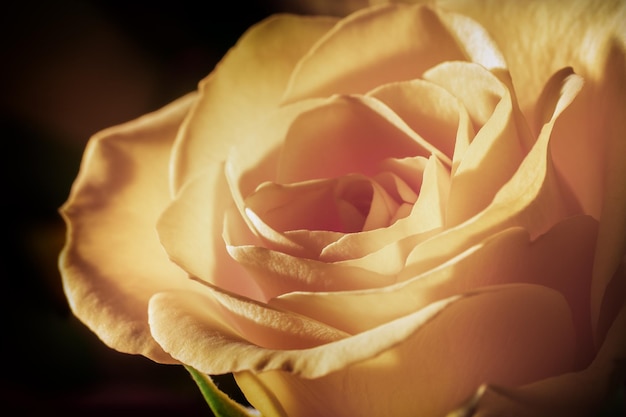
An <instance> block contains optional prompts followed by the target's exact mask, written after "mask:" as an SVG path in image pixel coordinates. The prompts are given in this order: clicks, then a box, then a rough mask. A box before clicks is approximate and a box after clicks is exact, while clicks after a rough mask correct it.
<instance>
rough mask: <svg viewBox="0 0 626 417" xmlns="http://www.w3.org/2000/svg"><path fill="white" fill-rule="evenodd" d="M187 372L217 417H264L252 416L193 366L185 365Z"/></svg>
mask: <svg viewBox="0 0 626 417" xmlns="http://www.w3.org/2000/svg"><path fill="white" fill-rule="evenodd" d="M184 366H185V369H186V370H187V372H189V373H190V374H191V377H192V378H193V380H194V381H195V382H196V385H198V388H200V392H201V393H202V396H203V397H204V399H205V401H206V402H207V404H208V405H209V407H210V408H211V410H212V411H213V414H215V416H216V417H262V416H260V415H259V414H252V413H251V412H250V411H249V410H248V409H246V408H245V407H244V406H242V405H241V404H239V403H237V402H235V401H233V400H232V399H231V398H230V397H229V396H228V395H226V394H225V393H223V392H222V391H220V389H219V388H218V387H217V385H215V383H214V382H213V380H212V379H211V377H209V376H208V375H206V374H203V373H202V372H199V371H197V370H195V369H194V368H192V367H191V366H187V365H184Z"/></svg>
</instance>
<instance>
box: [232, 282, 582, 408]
mask: <svg viewBox="0 0 626 417" xmlns="http://www.w3.org/2000/svg"><path fill="white" fill-rule="evenodd" d="M529 305H532V306H533V308H532V309H529V308H528V306H529ZM412 316H413V315H412ZM408 317H411V316H408ZM392 323H393V322H392ZM384 327H385V326H382V328H384ZM365 334H366V333H365ZM357 337H358V336H355V337H352V338H350V339H354V341H353V342H352V343H350V345H348V346H350V348H349V350H348V352H345V353H342V354H345V355H350V356H352V355H354V353H355V352H360V351H363V350H364V349H366V348H367V347H368V346H367V345H365V344H363V342H365V341H366V340H367V339H366V340H364V341H363V342H361V341H360V340H358V339H357ZM573 337H574V336H573V329H572V328H571V322H570V317H569V309H568V308H567V306H566V305H565V303H564V302H563V299H562V298H560V295H558V294H557V293H556V292H553V291H552V290H549V289H547V288H545V287H540V286H534V285H514V286H503V287H495V288H492V289H486V290H484V291H483V292H478V293H476V294H474V295H469V296H466V297H462V298H460V299H457V300H456V301H453V302H450V303H448V304H447V305H446V306H445V308H443V309H442V310H441V311H440V312H439V313H438V314H437V315H436V316H434V317H433V318H432V319H430V320H429V321H427V322H426V323H424V324H423V325H422V326H421V327H419V328H418V329H415V331H414V332H413V333H411V334H409V335H407V336H406V337H405V338H404V340H403V341H402V342H401V343H398V344H394V345H393V346H391V347H390V349H389V350H387V351H385V352H383V353H381V354H380V355H378V356H375V357H374V356H372V357H371V358H369V359H367V360H364V361H362V362H358V363H355V364H353V365H351V366H346V367H344V368H343V369H341V371H340V372H335V373H331V374H328V375H326V376H322V377H320V378H316V379H306V378H302V377H297V376H295V375H293V373H291V372H289V370H285V371H271V372H264V373H259V374H257V375H256V376H254V375H245V374H244V375H243V378H241V377H240V374H235V377H236V378H237V382H238V384H239V385H240V386H241V388H242V390H243V391H244V394H247V395H249V394H250V393H252V392H255V391H258V387H257V384H262V385H264V386H265V388H266V389H268V390H270V391H272V392H274V393H275V394H276V399H277V401H279V402H280V404H281V406H282V408H283V409H284V411H285V414H286V415H288V416H289V417H309V416H310V417H314V416H315V417H316V416H333V417H348V416H350V417H352V416H369V417H382V416H394V417H405V416H406V417H414V416H420V417H440V416H442V415H444V414H445V413H446V412H447V411H449V409H450V405H451V404H455V403H459V402H461V401H463V399H464V398H465V397H464V393H468V392H472V391H473V390H475V388H476V387H477V386H479V385H480V384H481V383H482V382H483V381H485V380H488V381H505V380H506V381H509V384H512V385H517V384H524V383H525V382H523V381H529V382H530V381H534V380H536V379H541V378H543V377H545V376H548V375H553V374H559V373H562V372H564V371H566V370H567V369H569V367H570V366H571V363H572V359H573V358H572V352H571V350H570V349H569V347H570V346H572V344H573V343H574V340H573ZM350 339H346V340H342V341H340V342H339V343H342V342H346V344H347V342H349V341H350ZM328 346H330V345H328ZM321 348H325V347H324V346H322V347H321ZM336 353H337V354H339V353H338V352H332V353H331V352H329V354H328V356H327V357H326V360H328V361H330V360H334V356H333V355H334V354H336ZM320 360H321V362H320V363H319V364H318V366H319V365H321V364H323V363H324V359H320ZM398 367H401V368H402V372H398ZM460 370H462V372H461V371H460ZM542 375H543V376H542ZM338 391H340V392H341V395H338ZM466 396H467V395H466ZM248 399H249V400H250V401H251V402H252V404H253V405H255V406H257V407H261V406H262V403H257V401H256V400H257V398H255V397H252V396H250V397H248ZM260 411H261V412H262V413H263V412H264V410H263V409H261V410H260Z"/></svg>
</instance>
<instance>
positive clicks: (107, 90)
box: [0, 0, 337, 416]
mask: <svg viewBox="0 0 626 417" xmlns="http://www.w3.org/2000/svg"><path fill="white" fill-rule="evenodd" d="M296 3H297V2H296ZM282 11H292V12H307V11H309V12H311V11H313V10H311V9H309V10H306V9H304V8H302V9H298V8H297V7H296V6H295V5H294V4H293V3H291V4H290V5H287V2H285V3H281V2H279V1H273V2H272V1H270V0H266V1H261V0H246V1H243V2H237V1H228V2H203V3H202V6H199V5H198V4H197V3H195V2H192V1H188V0H176V1H175V2H170V3H168V4H164V3H163V4H162V3H159V2H149V3H147V2H146V3H137V2H134V3H132V4H129V2H127V1H112V0H101V1H98V0H90V1H79V0H76V1H72V0H59V1H55V2H47V4H45V3H44V2H29V1H23V2H16V3H12V6H10V7H9V8H7V6H5V7H4V10H3V12H2V13H1V14H0V16H1V17H0V31H1V32H0V48H1V49H0V62H1V63H2V64H1V67H0V68H1V69H0V74H1V76H0V87H1V91H2V94H1V96H0V97H1V99H0V100H1V101H0V105H1V107H0V110H1V111H0V115H1V117H2V125H1V126H2V135H1V141H2V148H1V149H2V151H1V153H0V155H1V162H0V169H1V170H2V171H1V172H0V174H1V176H0V179H1V181H2V182H1V186H2V194H1V195H2V197H1V198H0V208H1V210H2V211H1V212H0V216H1V217H0V230H1V235H0V241H1V242H2V246H3V247H2V248H1V249H0V256H1V258H0V278H1V280H2V281H1V287H0V288H1V289H0V291H1V292H0V297H1V298H0V306H1V307H0V308H1V310H0V314H1V316H0V317H1V322H0V323H1V328H0V335H1V338H0V346H1V347H2V348H1V351H0V355H1V356H0V358H1V359H2V368H1V376H0V384H1V385H0V410H3V411H2V414H3V415H8V416H13V415H32V414H33V413H37V414H39V415H52V416H55V415H67V416H73V415H81V416H82V415H85V416H101V415H102V416H104V415H117V416H124V415H133V416H141V415H151V416H191V415H194V416H210V415H211V412H210V411H209V409H208V407H207V406H206V405H205V404H204V400H203V399H202V397H201V395H200V394H199V391H198V390H197V388H196V386H195V384H194V383H193V381H192V380H191V378H190V376H189V375H188V374H187V372H186V371H185V370H184V369H183V368H182V367H179V366H166V365H157V364H155V363H153V362H151V361H149V360H147V359H145V358H143V357H139V356H132V355H125V354H121V353H118V352H115V351H113V350H110V349H108V348H107V347H105V346H104V345H103V344H102V343H101V342H100V341H99V340H98V339H97V337H96V336H95V335H93V334H92V333H91V332H89V331H88V330H87V329H86V328H85V327H84V326H83V325H82V324H81V323H80V322H79V321H78V320H77V319H75V318H74V317H73V316H72V314H71V312H70V311H69V308H68V306H67V303H66V300H65V297H64V295H63V291H62V288H61V279H60V276H59V273H58V270H57V257H58V253H59V251H60V250H61V247H62V245H63V242H64V233H65V229H64V224H63V222H62V220H61V218H60V217H59V215H58V213H57V209H58V207H59V206H60V205H61V204H62V203H63V202H64V201H65V199H66V198H67V195H68V193H69V190H70V186H71V184H72V181H73V179H74V177H75V176H76V173H77V172H78V167H79V163H80V158H81V155H82V151H83V149H84V146H85V143H86V141H87V139H88V138H89V137H90V136H91V135H92V134H93V133H95V132H97V131H98V130H100V129H103V128H106V127H108V126H111V125H115V124H118V123H121V122H124V121H127V120H130V119H133V118H135V117H138V116H140V115H142V114H144V113H147V112H149V111H152V110H155V109H157V108H159V107H161V106H163V105H165V104H166V103H168V102H169V101H171V100H173V99H175V98H177V97H178V96H180V95H182V94H184V93H186V92H188V91H192V90H194V89H195V88H196V85H197V82H198V81H199V80H200V79H201V78H203V77H204V76H206V75H207V74H208V73H209V72H210V71H211V70H212V68H213V67H214V65H215V64H216V62H217V61H218V60H219V59H220V57H221V56H222V55H223V54H224V53H225V52H226V51H227V50H228V48H229V47H231V46H232V45H233V44H234V43H235V41H236V40H237V39H238V38H239V36H240V35H241V34H242V33H243V32H244V31H245V30H246V29H247V28H248V27H249V26H250V25H252V24H253V23H255V22H258V21H259V20H261V19H263V18H264V17H266V16H268V15H270V14H272V13H274V12H282ZM334 12H337V11H334ZM219 383H220V386H221V387H222V388H223V389H224V390H226V391H229V392H231V393H233V395H237V393H236V390H235V389H234V388H233V385H232V381H231V380H229V379H228V378H222V379H220V380H219Z"/></svg>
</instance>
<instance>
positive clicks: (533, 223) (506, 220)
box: [407, 74, 582, 273]
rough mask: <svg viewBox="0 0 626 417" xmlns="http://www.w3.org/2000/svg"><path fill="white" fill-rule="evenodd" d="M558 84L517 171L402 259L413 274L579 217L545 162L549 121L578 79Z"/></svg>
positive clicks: (576, 87)
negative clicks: (507, 237)
mask: <svg viewBox="0 0 626 417" xmlns="http://www.w3.org/2000/svg"><path fill="white" fill-rule="evenodd" d="M559 75H560V76H563V75H565V74H559ZM562 83H563V87H562V89H561V94H560V97H559V99H558V100H555V101H556V102H557V105H556V107H555V111H554V114H553V116H552V119H551V120H550V122H548V123H547V124H546V125H545V126H544V129H543V130H542V132H541V134H540V135H539V138H538V139H537V142H536V143H535V145H534V146H533V148H532V149H531V150H530V152H529V153H528V155H527V156H526V157H525V158H524V160H523V161H522V163H521V164H520V167H519V169H518V171H517V172H516V173H515V174H514V175H513V177H512V178H511V180H510V181H509V182H507V183H506V184H505V185H504V186H503V187H502V189H501V190H500V191H499V192H498V193H497V194H496V195H495V197H494V200H493V202H492V203H491V204H490V205H489V206H488V207H487V208H485V210H483V211H482V212H481V213H479V214H477V215H476V216H475V217H473V218H471V219H469V220H467V221H466V222H464V223H461V224H460V225H458V226H455V227H452V228H449V229H447V230H445V231H444V232H442V233H440V234H438V235H437V236H434V237H433V238H432V239H429V240H427V241H425V242H423V243H422V244H420V245H419V246H418V247H416V248H415V250H414V251H413V253H412V254H411V255H410V256H409V257H408V259H407V265H408V266H411V268H416V269H415V270H414V271H415V272H416V273H417V269H419V268H423V269H421V270H422V271H425V270H427V269H430V268H432V267H434V266H436V265H438V264H441V263H443V262H445V261H446V260H447V259H450V258H451V257H453V256H454V255H456V254H458V253H460V252H461V251H462V250H464V249H466V248H468V247H470V246H471V245H473V244H475V243H477V242H480V241H481V240H482V239H484V238H485V237H487V236H490V235H492V234H493V233H497V231H500V230H504V229H506V228H508V227H513V226H521V227H523V228H524V229H526V230H528V232H529V233H530V236H531V238H535V237H536V236H538V235H540V234H542V233H545V232H546V231H547V230H549V229H550V228H551V227H552V226H553V225H554V224H556V223H557V222H558V221H560V220H561V219H563V218H566V217H568V216H571V215H574V214H578V213H580V209H579V208H578V207H577V206H576V205H575V204H573V203H572V201H571V196H570V195H569V190H568V189H567V187H564V186H563V184H562V183H561V182H560V181H559V177H558V175H557V173H556V172H555V171H554V166H553V165H552V161H551V158H550V149H549V145H550V139H551V131H552V128H553V126H554V123H555V120H556V119H557V118H558V116H559V115H560V114H561V113H562V111H563V110H564V109H565V108H567V106H568V105H569V104H570V103H571V102H572V101H573V100H574V98H575V97H576V94H577V93H578V92H579V91H580V88H581V85H582V80H581V79H580V78H579V77H577V76H576V75H575V74H570V75H568V76H566V77H565V78H563V80H562ZM418 265H419V266H418Z"/></svg>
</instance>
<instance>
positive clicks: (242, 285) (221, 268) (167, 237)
mask: <svg viewBox="0 0 626 417" xmlns="http://www.w3.org/2000/svg"><path fill="white" fill-rule="evenodd" d="M228 195H229V188H228V184H227V183H226V179H225V177H224V166H223V164H220V163H216V162H211V163H207V164H205V168H204V171H203V172H202V173H201V174H200V175H199V176H197V177H196V178H195V179H194V180H192V181H190V182H188V183H187V184H186V185H185V186H184V187H183V188H182V189H181V190H180V192H179V193H178V195H177V196H176V197H175V199H174V200H173V201H172V202H171V203H170V205H169V206H168V207H167V209H166V210H164V212H163V214H162V215H161V217H160V218H159V220H158V223H157V231H158V234H159V238H160V239H161V243H162V244H163V247H164V248H165V250H166V251H167V253H168V255H169V257H170V259H171V260H172V261H173V262H175V263H176V264H177V265H179V266H180V267H181V268H182V269H184V270H185V271H186V272H187V273H188V274H190V275H192V276H194V277H198V278H200V279H202V280H204V281H206V282H210V283H213V284H215V285H218V286H220V287H222V288H224V289H226V290H229V291H233V292H236V293H238V294H242V295H245V296H247V297H250V298H255V299H256V298H261V294H260V292H259V290H258V288H257V285H256V284H255V283H254V281H253V280H252V279H251V278H250V277H249V276H248V275H247V273H246V272H245V270H244V269H243V268H242V267H241V266H239V265H238V264H237V263H236V262H234V261H233V260H232V259H231V258H230V257H229V256H228V252H227V251H226V248H225V244H224V240H223V238H222V231H223V228H224V213H225V212H226V210H227V208H229V207H230V206H231V205H232V204H233V203H232V201H230V200H229V199H228V198H225V197H227V196H228Z"/></svg>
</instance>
